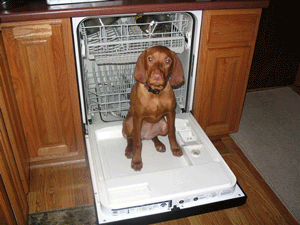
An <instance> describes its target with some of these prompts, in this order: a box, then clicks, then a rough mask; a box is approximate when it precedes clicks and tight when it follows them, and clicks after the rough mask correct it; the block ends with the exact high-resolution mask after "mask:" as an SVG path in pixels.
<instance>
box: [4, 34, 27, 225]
mask: <svg viewBox="0 0 300 225" xmlns="http://www.w3.org/2000/svg"><path fill="white" fill-rule="evenodd" d="M28 191H29V157H28V152H27V145H26V141H25V138H24V132H23V127H22V124H21V120H20V115H19V111H18V107H17V103H16V99H15V95H14V91H13V87H12V84H11V77H10V73H9V69H8V64H7V60H6V54H5V51H4V46H3V40H2V38H1V36H0V221H1V222H0V223H1V224H26V221H27V213H28V203H27V197H26V195H27V193H28Z"/></svg>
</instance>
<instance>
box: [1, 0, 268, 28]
mask: <svg viewBox="0 0 300 225" xmlns="http://www.w3.org/2000/svg"><path fill="white" fill-rule="evenodd" d="M268 6H269V1H267V0H266V1H226V2H224V1H217V2H186V3H162V4H134V5H117V6H113V5H112V6H104V7H86V8H84V7H83V8H65V9H63V8H62V9H59V7H57V9H55V8H56V7H55V6H54V7H52V8H53V9H51V7H49V9H44V10H32V11H23V12H22V11H21V12H20V11H16V12H14V11H12V12H5V11H2V14H0V23H8V22H19V21H32V20H45V19H58V18H60V19H61V18H70V17H83V16H95V15H115V14H126V13H144V12H168V11H193V10H218V9H251V8H267V7H268Z"/></svg>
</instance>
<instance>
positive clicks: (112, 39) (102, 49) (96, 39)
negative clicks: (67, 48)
mask: <svg viewBox="0 0 300 225" xmlns="http://www.w3.org/2000/svg"><path fill="white" fill-rule="evenodd" d="M104 19H105V18H104ZM98 20H99V21H95V22H94V23H92V24H91V23H82V24H81V26H80V32H81V34H82V37H83V40H84V48H85V49H84V50H85V52H86V56H87V58H89V59H91V60H95V61H96V62H97V64H99V65H100V64H120V63H133V62H136V60H137V57H138V56H139V55H140V54H141V53H142V52H143V51H144V50H145V49H147V48H149V47H152V46H156V45H163V46H166V47H168V48H169V49H171V50H173V51H174V52H176V53H182V52H183V51H184V48H185V40H186V37H185V33H184V30H185V28H186V27H187V24H188V20H187V19H185V18H184V15H183V14H182V13H173V14H167V15H166V16H164V17H163V18H159V19H157V20H154V19H153V20H152V19H151V18H150V19H148V20H147V19H145V20H142V21H141V22H139V23H138V21H139V18H138V17H125V18H120V19H118V20H117V21H114V20H110V21H109V22H110V23H111V22H113V24H105V22H103V21H102V20H101V19H98ZM162 20H164V21H162Z"/></svg>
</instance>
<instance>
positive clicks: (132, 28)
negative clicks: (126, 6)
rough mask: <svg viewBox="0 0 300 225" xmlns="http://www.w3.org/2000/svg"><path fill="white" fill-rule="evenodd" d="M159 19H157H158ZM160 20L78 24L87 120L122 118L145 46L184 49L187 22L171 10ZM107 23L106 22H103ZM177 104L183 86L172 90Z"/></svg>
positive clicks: (181, 104) (179, 51) (133, 18)
mask: <svg viewBox="0 0 300 225" xmlns="http://www.w3.org/2000/svg"><path fill="white" fill-rule="evenodd" d="M159 19H161V18H159ZM163 19H164V21H161V20H160V21H157V20H155V21H154V20H152V18H151V20H149V21H146V22H145V21H143V20H142V21H138V19H137V18H136V17H125V18H117V19H111V20H110V21H105V20H101V19H99V20H94V21H89V23H84V22H83V23H81V25H80V33H81V35H82V46H81V53H82V55H83V57H85V58H86V59H87V60H86V63H85V66H84V67H85V69H84V74H85V76H84V85H85V99H86V102H87V104H86V106H87V109H86V110H87V115H88V119H91V117H92V116H93V115H94V113H100V117H101V118H102V119H103V120H104V121H113V120H117V119H120V118H121V119H122V118H125V116H126V115H127V112H128V109H129V107H130V103H129V99H130V91H131V88H132V87H133V85H134V84H135V82H136V81H135V79H134V77H133V73H134V68H135V64H136V61H137V58H138V56H139V55H140V54H141V53H142V52H143V51H144V50H145V49H147V48H149V47H152V46H156V45H163V46H166V47H168V48H170V49H171V50H173V51H174V52H176V53H182V52H183V51H184V50H185V47H186V46H185V45H186V37H185V35H184V30H185V28H186V26H187V23H188V21H187V20H186V19H184V16H183V14H181V13H173V14H168V15H167V16H165V17H164V18H163ZM107 23H108V24H107ZM174 93H175V97H176V100H177V104H178V105H179V106H180V107H182V108H183V107H184V101H185V89H184V87H181V88H178V89H175V90H174Z"/></svg>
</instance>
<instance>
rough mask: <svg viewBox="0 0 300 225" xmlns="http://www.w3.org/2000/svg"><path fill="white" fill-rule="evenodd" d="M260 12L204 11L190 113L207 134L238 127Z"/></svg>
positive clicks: (228, 131)
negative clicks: (191, 111) (191, 110)
mask: <svg viewBox="0 0 300 225" xmlns="http://www.w3.org/2000/svg"><path fill="white" fill-rule="evenodd" d="M260 13H261V10H260V9H254V10H253V9H250V10H215V11H205V12H204V13H203V24H202V29H201V30H202V33H201V40H200V53H199V61H198V71H197V78H196V88H195V96H194V104H193V114H194V117H195V118H196V120H197V121H198V122H199V124H200V125H201V127H202V128H203V129H204V131H205V132H206V133H207V135H209V136H214V135H222V134H228V133H233V132H236V131H237V130H238V127H239V122H240V117H241V113H242V108H243V103H244V98H245V93H246V88H247V82H248V77H249V71H250V67H251V60H252V55H253V50H254V45H255V40H256V34H257V29H258V24H259V19H260Z"/></svg>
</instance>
